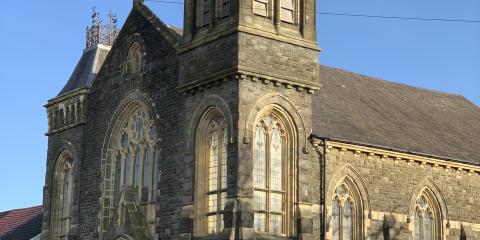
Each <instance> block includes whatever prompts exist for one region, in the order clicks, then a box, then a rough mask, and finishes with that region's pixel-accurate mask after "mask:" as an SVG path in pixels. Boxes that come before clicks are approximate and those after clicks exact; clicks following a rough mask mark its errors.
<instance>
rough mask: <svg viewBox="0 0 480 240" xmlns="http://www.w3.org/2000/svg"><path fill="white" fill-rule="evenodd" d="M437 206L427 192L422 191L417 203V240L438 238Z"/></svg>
mask: <svg viewBox="0 0 480 240" xmlns="http://www.w3.org/2000/svg"><path fill="white" fill-rule="evenodd" d="M436 212H437V211H436V207H435V204H434V203H433V202H432V200H431V199H430V198H429V197H428V196H427V194H425V193H422V194H421V195H420V196H419V197H418V199H417V202H416V204H415V213H414V214H415V215H414V224H415V240H433V239H438V237H437V236H438V234H436V232H437V227H438V225H437V224H436V223H437V222H438V221H437V220H438V219H437V218H438V217H439V216H437V214H436Z"/></svg>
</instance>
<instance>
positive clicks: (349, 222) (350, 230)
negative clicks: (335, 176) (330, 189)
mask: <svg viewBox="0 0 480 240" xmlns="http://www.w3.org/2000/svg"><path fill="white" fill-rule="evenodd" d="M354 200H355V199H354V195H353V194H352V193H351V190H350V188H349V187H348V186H347V185H346V184H345V183H342V184H340V185H339V186H338V187H337V188H336V189H335V196H334V200H333V204H332V208H333V209H332V218H333V219H332V224H333V239H334V240H353V239H356V237H355V227H356V226H355V225H354V223H355V221H354V216H355V211H356V209H355V205H354V202H355V201H354ZM357 229H358V227H357Z"/></svg>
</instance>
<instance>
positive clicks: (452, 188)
mask: <svg viewBox="0 0 480 240" xmlns="http://www.w3.org/2000/svg"><path fill="white" fill-rule="evenodd" d="M327 145H328V144H327ZM438 162H439V163H440V164H439V165H438V164H437V165H436V164H430V163H425V162H420V161H416V160H412V159H397V158H392V157H389V156H388V157H386V156H382V155H378V154H374V153H365V152H361V151H354V150H346V149H343V150H342V149H341V148H335V147H334V148H328V150H327V163H326V164H327V182H326V185H327V189H328V190H327V195H332V194H333V192H332V191H333V186H334V185H335V184H338V181H339V180H341V178H343V177H345V175H357V176H356V178H357V177H358V178H357V179H358V180H361V182H362V183H356V184H359V185H361V184H364V186H365V187H366V192H367V193H368V202H369V204H370V209H364V210H365V211H367V212H368V213H369V214H370V216H369V217H368V216H367V217H366V218H365V219H364V222H365V226H366V229H365V230H366V232H365V237H367V238H370V239H383V231H384V228H383V226H384V217H385V216H386V220H387V221H388V225H389V226H390V229H389V232H390V237H391V239H413V232H412V230H413V216H412V212H411V206H412V204H414V203H412V200H413V202H414V201H416V198H417V196H418V194H419V192H418V190H421V189H423V188H424V187H429V188H438V194H439V196H442V198H443V200H442V199H438V200H439V201H442V202H444V203H445V205H446V209H447V211H448V213H445V214H446V216H447V219H443V223H442V225H443V229H444V231H443V235H444V238H443V239H460V229H461V227H462V225H463V227H464V229H465V231H466V232H467V236H468V237H470V238H468V239H478V238H479V237H480V234H479V233H480V217H479V216H480V214H479V213H480V196H479V195H478V193H479V192H480V186H479V184H478V183H479V182H480V175H479V174H478V172H475V171H473V172H470V171H469V170H468V169H466V168H465V169H460V170H459V169H458V168H453V167H448V164H447V165H442V164H441V163H442V162H443V161H441V160H438ZM443 163H444V162H443ZM435 191H436V190H435ZM328 199H329V197H328V196H327V200H328ZM330 199H331V198H330ZM331 206H332V203H331V202H328V201H327V209H328V210H329V211H330V210H331ZM330 218H331V212H329V214H328V215H327V219H330ZM409 219H410V220H409ZM327 230H328V231H330V232H329V235H328V234H327V237H330V239H331V228H329V229H327Z"/></svg>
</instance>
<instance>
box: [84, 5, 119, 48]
mask: <svg viewBox="0 0 480 240" xmlns="http://www.w3.org/2000/svg"><path fill="white" fill-rule="evenodd" d="M91 18H92V26H91V27H88V26H87V39H86V40H87V43H86V48H90V47H92V46H94V45H96V44H105V45H110V46H111V45H113V43H114V42H115V39H116V38H117V36H118V32H119V31H118V29H117V15H115V14H112V11H110V12H109V13H108V20H109V21H108V25H106V26H104V25H103V22H102V20H101V19H100V13H98V12H97V11H96V10H95V7H93V9H92V17H91Z"/></svg>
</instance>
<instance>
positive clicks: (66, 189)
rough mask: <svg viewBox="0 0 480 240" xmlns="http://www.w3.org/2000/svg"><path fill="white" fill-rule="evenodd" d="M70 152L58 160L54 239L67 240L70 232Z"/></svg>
mask: <svg viewBox="0 0 480 240" xmlns="http://www.w3.org/2000/svg"><path fill="white" fill-rule="evenodd" d="M72 161H73V160H72V157H71V155H70V154H69V153H68V152H63V153H62V154H60V157H59V158H58V160H57V164H56V168H55V175H54V189H53V208H52V209H53V211H52V220H53V221H52V223H53V224H52V230H53V231H52V238H53V239H66V238H67V235H68V231H69V230H70V223H71V218H72V199H73V196H72V195H73V162H72Z"/></svg>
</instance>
